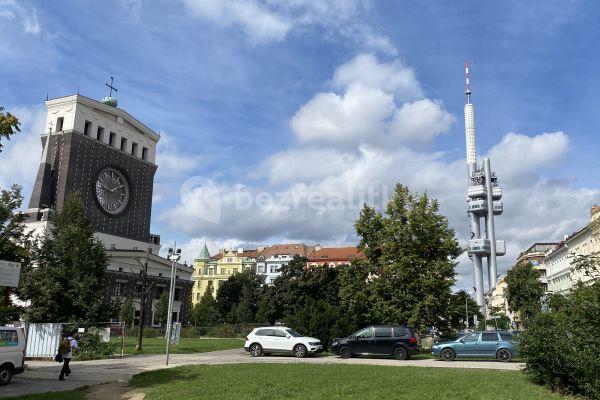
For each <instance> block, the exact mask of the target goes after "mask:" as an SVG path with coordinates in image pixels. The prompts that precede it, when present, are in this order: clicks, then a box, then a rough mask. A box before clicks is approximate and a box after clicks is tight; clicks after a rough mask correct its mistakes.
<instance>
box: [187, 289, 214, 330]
mask: <svg viewBox="0 0 600 400" xmlns="http://www.w3.org/2000/svg"><path fill="white" fill-rule="evenodd" d="M190 319H191V322H192V323H193V324H194V325H196V326H212V325H214V324H216V323H217V322H218V321H219V311H218V310H217V302H216V300H215V298H214V297H213V295H212V293H211V292H210V290H206V291H205V292H204V294H203V295H202V298H201V299H200V302H198V304H196V305H195V306H194V308H193V309H192V315H191V318H190Z"/></svg>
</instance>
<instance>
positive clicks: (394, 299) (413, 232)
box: [355, 184, 462, 329]
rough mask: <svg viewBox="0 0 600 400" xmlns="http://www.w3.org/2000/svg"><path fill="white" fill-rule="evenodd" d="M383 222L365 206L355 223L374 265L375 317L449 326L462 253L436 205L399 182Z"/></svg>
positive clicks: (417, 324) (423, 325) (420, 325)
mask: <svg viewBox="0 0 600 400" xmlns="http://www.w3.org/2000/svg"><path fill="white" fill-rule="evenodd" d="M380 218H381V220H380V221H379V217H377V216H376V214H374V212H373V210H371V209H370V208H369V207H368V206H365V208H364V209H363V212H361V215H360V217H359V219H358V220H357V221H356V224H355V226H356V231H357V233H358V234H359V236H360V237H361V247H362V248H365V249H366V247H365V246H364V244H368V249H369V252H370V254H371V256H370V257H369V258H368V260H369V262H371V263H372V264H373V266H372V268H373V273H372V275H371V276H370V279H369V282H368V284H369V285H370V287H371V293H370V298H371V307H372V309H371V313H372V318H373V319H374V320H376V321H377V322H378V323H399V324H408V325H411V326H414V327H415V328H417V329H424V328H426V327H430V326H434V327H439V328H440V329H442V328H445V327H446V326H447V324H446V322H445V321H444V316H445V315H446V314H447V312H448V308H449V306H450V298H451V288H452V286H453V284H454V282H455V279H454V277H455V271H454V268H455V266H456V262H455V261H454V260H455V259H456V258H457V257H458V256H459V255H460V254H461V253H462V249H461V248H460V246H459V245H458V242H457V240H456V237H455V234H454V231H453V230H452V229H451V228H450V227H449V226H448V220H447V219H446V217H444V216H443V215H441V214H440V213H439V205H438V203H437V201H436V200H432V199H430V198H429V196H427V194H423V195H419V194H414V193H411V192H410V190H409V189H408V188H406V187H404V186H402V185H400V184H398V185H396V187H395V190H394V193H393V195H392V197H391V199H390V201H389V202H388V205H387V209H386V215H385V216H381V217H380ZM373 221H376V222H375V223H373ZM363 235H364V236H363Z"/></svg>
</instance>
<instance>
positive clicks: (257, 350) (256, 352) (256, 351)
mask: <svg viewBox="0 0 600 400" xmlns="http://www.w3.org/2000/svg"><path fill="white" fill-rule="evenodd" d="M262 351H263V349H262V346H261V345H260V344H258V343H254V344H253V345H252V346H250V355H251V356H252V357H260V356H261V355H262Z"/></svg>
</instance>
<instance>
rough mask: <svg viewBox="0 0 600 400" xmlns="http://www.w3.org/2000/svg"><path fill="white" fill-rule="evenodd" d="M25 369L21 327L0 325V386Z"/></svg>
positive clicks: (23, 340) (23, 335)
mask: <svg viewBox="0 0 600 400" xmlns="http://www.w3.org/2000/svg"><path fill="white" fill-rule="evenodd" d="M24 369H25V334H24V333H23V329H22V328H15V327H12V326H0V386H1V385H6V384H7V383H8V382H10V380H11V379H12V376H13V375H14V374H20V373H21V372H23V370H24Z"/></svg>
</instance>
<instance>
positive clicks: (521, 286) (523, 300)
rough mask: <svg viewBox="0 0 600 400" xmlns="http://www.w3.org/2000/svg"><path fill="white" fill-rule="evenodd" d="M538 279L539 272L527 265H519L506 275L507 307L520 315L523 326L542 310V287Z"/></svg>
mask: <svg viewBox="0 0 600 400" xmlns="http://www.w3.org/2000/svg"><path fill="white" fill-rule="evenodd" d="M539 278H540V273H539V271H538V270H536V269H535V268H533V267H532V266H531V265H530V264H528V263H519V264H517V265H515V266H514V267H512V268H511V269H509V270H508V272H507V273H506V284H507V288H506V300H507V301H508V307H509V308H510V309H511V310H512V311H517V312H519V313H520V314H521V318H522V319H523V323H524V324H525V326H527V324H528V321H530V320H531V319H533V318H534V317H535V316H536V315H537V313H539V312H540V311H541V308H542V296H543V295H544V287H543V286H542V284H541V283H540V281H539Z"/></svg>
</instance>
